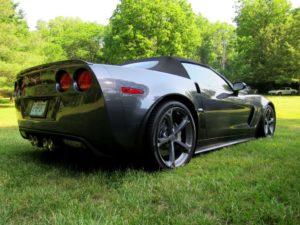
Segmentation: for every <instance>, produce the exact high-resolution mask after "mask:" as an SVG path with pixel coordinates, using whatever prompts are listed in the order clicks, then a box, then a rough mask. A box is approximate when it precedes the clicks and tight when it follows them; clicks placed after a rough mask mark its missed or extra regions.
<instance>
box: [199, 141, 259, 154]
mask: <svg viewBox="0 0 300 225" xmlns="http://www.w3.org/2000/svg"><path fill="white" fill-rule="evenodd" d="M254 139H255V138H254V137H251V138H243V139H238V140H234V141H226V142H225V141H224V142H219V143H217V144H212V145H207V146H203V147H197V148H196V149H195V155H197V154H200V153H202V152H208V151H212V150H216V149H219V148H224V147H227V146H230V145H235V144H239V143H243V142H247V141H251V140H254Z"/></svg>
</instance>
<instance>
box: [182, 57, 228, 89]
mask: <svg viewBox="0 0 300 225" xmlns="http://www.w3.org/2000/svg"><path fill="white" fill-rule="evenodd" d="M182 65H183V66H184V68H185V69H186V71H187V72H188V74H189V76H190V78H191V79H192V80H193V81H194V82H197V83H198V84H199V86H200V88H201V89H207V90H215V91H223V92H231V91H232V89H231V88H230V87H229V85H228V83H227V82H226V81H225V80H224V79H223V78H222V77H220V76H219V75H218V74H216V73H215V72H214V71H212V70H211V69H209V68H206V67H203V66H199V65H195V64H191V63H182Z"/></svg>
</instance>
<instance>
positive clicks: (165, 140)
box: [157, 136, 171, 147]
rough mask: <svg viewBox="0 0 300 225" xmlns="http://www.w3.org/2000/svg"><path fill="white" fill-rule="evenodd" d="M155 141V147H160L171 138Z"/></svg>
mask: <svg viewBox="0 0 300 225" xmlns="http://www.w3.org/2000/svg"><path fill="white" fill-rule="evenodd" d="M157 140H158V143H157V147H161V146H162V145H164V144H167V143H168V142H169V141H170V140H171V136H169V137H166V138H158V139H157Z"/></svg>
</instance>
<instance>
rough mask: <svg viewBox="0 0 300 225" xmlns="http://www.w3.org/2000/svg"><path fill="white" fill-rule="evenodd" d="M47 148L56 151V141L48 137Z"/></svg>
mask: <svg viewBox="0 0 300 225" xmlns="http://www.w3.org/2000/svg"><path fill="white" fill-rule="evenodd" d="M47 148H48V150H49V151H51V152H52V151H54V149H55V146H54V143H53V141H52V140H51V139H48V143H47Z"/></svg>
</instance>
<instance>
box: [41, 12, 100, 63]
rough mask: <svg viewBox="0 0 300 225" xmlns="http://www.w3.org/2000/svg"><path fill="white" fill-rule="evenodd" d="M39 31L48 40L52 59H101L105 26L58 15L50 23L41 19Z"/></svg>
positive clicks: (47, 47)
mask: <svg viewBox="0 0 300 225" xmlns="http://www.w3.org/2000/svg"><path fill="white" fill-rule="evenodd" d="M37 28H38V31H37V33H38V34H39V35H40V36H41V37H42V38H43V39H44V40H46V41H47V43H48V45H47V46H45V51H46V52H47V53H50V59H57V58H68V59H83V60H88V61H100V60H101V59H102V57H103V56H102V50H101V45H102V42H103V35H104V26H102V25H99V24H97V23H93V22H83V21H82V20H80V19H79V18H65V17H57V18H55V19H53V20H50V21H49V22H48V23H47V22H45V21H39V22H38V25H37Z"/></svg>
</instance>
